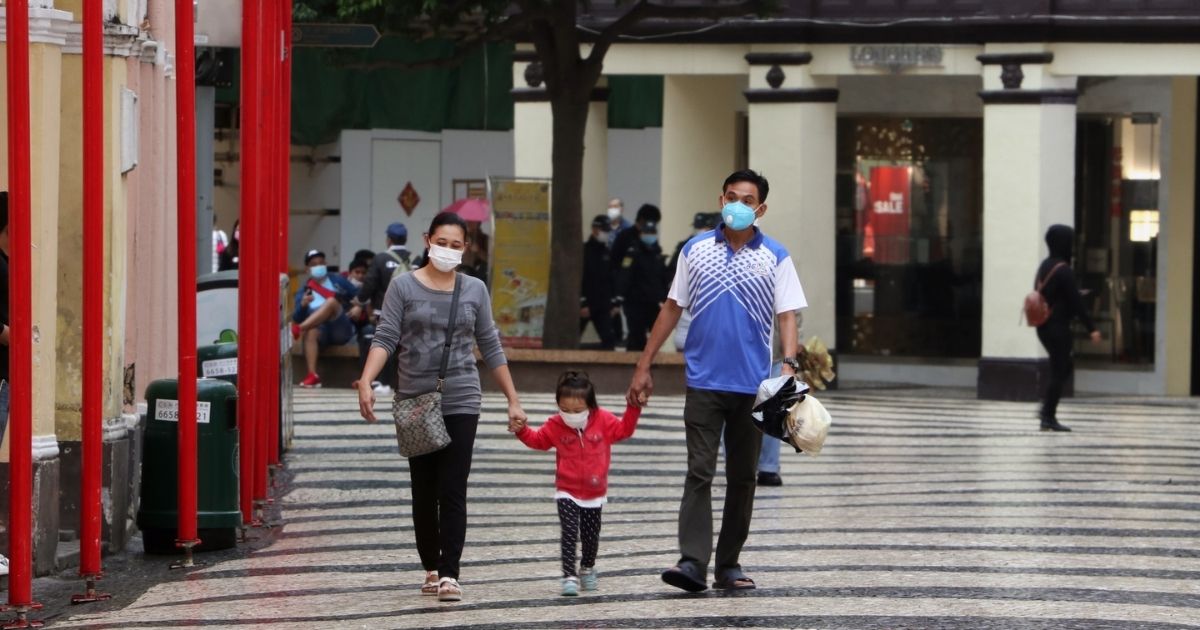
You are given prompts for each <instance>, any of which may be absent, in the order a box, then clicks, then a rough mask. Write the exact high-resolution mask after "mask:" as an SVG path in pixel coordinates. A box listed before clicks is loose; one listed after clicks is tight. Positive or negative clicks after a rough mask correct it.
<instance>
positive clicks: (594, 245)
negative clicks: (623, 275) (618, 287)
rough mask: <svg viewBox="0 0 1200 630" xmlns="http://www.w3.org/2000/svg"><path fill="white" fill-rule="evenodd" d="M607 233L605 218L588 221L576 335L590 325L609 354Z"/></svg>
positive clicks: (611, 338) (612, 345) (610, 287)
mask: <svg viewBox="0 0 1200 630" xmlns="http://www.w3.org/2000/svg"><path fill="white" fill-rule="evenodd" d="M611 230H612V226H611V224H610V223H609V221H608V217H607V216H605V215H603V214H598V215H596V217H595V218H594V219H592V236H591V238H589V239H588V240H587V242H586V243H584V244H583V287H582V290H581V291H580V295H581V296H582V297H581V302H582V303H581V304H580V309H579V332H580V333H583V330H584V329H585V328H587V323H588V322H589V321H591V322H592V326H594V327H595V328H596V334H597V335H599V336H600V347H601V348H603V349H604V350H612V349H613V348H615V347H616V345H617V340H616V336H615V335H614V334H613V326H612V321H613V313H612V299H613V282H612V279H613V278H612V269H611V268H612V265H611V264H610V262H609V258H610V256H609V251H608V233H609V232H610V231H611Z"/></svg>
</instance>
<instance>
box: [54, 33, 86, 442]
mask: <svg viewBox="0 0 1200 630" xmlns="http://www.w3.org/2000/svg"><path fill="white" fill-rule="evenodd" d="M82 73H83V58H82V57H81V56H80V55H79V54H68V55H64V56H63V61H62V81H61V85H62V86H63V89H64V90H68V91H70V92H71V93H74V94H75V95H76V98H69V99H66V100H64V101H63V103H62V138H61V142H60V144H59V146H60V149H61V151H62V156H61V158H60V159H61V161H62V170H61V171H60V172H59V179H58V184H59V194H60V202H59V203H60V205H59V212H60V213H61V215H60V216H61V225H60V229H59V232H58V251H59V259H58V274H57V275H58V278H59V280H58V314H57V315H58V329H59V331H60V333H61V334H60V335H59V337H58V344H57V346H58V369H57V374H58V379H57V383H56V387H55V394H56V399H57V400H56V404H55V424H56V425H57V430H58V435H59V439H61V440H79V439H80V437H81V435H82V430H81V425H80V410H81V409H82V399H83V337H82V334H83V332H82V326H83V277H82V273H83V259H82V256H83V155H82V151H83V146H82V137H83V123H82V117H83V98H82V93H81V90H82V85H83V74H82Z"/></svg>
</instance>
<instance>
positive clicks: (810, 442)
mask: <svg viewBox="0 0 1200 630" xmlns="http://www.w3.org/2000/svg"><path fill="white" fill-rule="evenodd" d="M832 423H833V418H831V417H830V416H829V412H828V411H826V410H825V405H822V404H821V401H819V400H817V399H816V398H813V397H812V396H805V397H804V399H803V400H801V401H800V402H798V403H796V404H794V405H792V407H791V408H790V409H788V416H787V430H788V435H787V438H788V441H789V442H791V443H792V446H795V447H796V448H798V449H800V450H802V451H804V452H805V453H808V454H809V455H812V456H813V457H816V456H817V455H818V454H819V453H820V452H821V447H822V446H824V445H825V437H826V436H827V435H829V425H831V424H832Z"/></svg>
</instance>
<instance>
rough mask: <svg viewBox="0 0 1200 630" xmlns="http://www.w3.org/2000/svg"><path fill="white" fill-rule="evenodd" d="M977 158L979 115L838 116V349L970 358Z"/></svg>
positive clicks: (977, 238)
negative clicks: (977, 117)
mask: <svg viewBox="0 0 1200 630" xmlns="http://www.w3.org/2000/svg"><path fill="white" fill-rule="evenodd" d="M982 156H983V122H982V120H980V119H967V118H858V117H855V118H842V119H839V121H838V151H837V197H836V202H837V234H838V241H837V330H838V340H837V347H838V349H839V351H841V352H843V353H845V354H852V355H890V356H916V357H978V356H979V350H980V339H981V313H982V293H983V292H982V286H983V158H982Z"/></svg>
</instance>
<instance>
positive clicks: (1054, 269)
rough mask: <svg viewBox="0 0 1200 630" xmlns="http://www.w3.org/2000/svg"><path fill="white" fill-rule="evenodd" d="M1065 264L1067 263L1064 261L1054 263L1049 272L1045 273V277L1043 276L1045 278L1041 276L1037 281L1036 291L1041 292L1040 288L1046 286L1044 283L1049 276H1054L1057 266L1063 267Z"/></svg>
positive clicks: (1047, 280)
mask: <svg viewBox="0 0 1200 630" xmlns="http://www.w3.org/2000/svg"><path fill="white" fill-rule="evenodd" d="M1066 264H1067V263H1065V262H1060V263H1058V264H1057V265H1054V267H1053V268H1052V269H1050V273H1048V274H1046V277H1045V278H1042V281H1041V282H1039V283H1038V285H1037V292H1038V293H1041V292H1042V288H1044V287H1045V286H1046V283H1047V282H1050V278H1052V277H1053V276H1054V272H1055V271H1058V268H1059V267H1065V266H1066Z"/></svg>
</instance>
